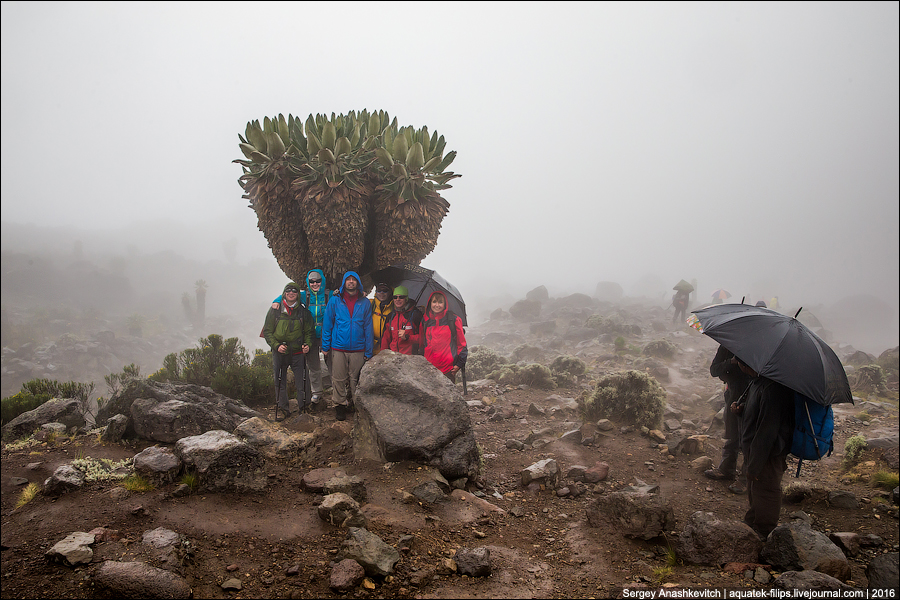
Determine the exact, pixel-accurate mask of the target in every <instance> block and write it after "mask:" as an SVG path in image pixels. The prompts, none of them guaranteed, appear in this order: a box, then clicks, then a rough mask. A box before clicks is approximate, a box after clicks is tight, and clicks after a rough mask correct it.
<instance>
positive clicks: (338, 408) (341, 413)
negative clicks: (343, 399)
mask: <svg viewBox="0 0 900 600" xmlns="http://www.w3.org/2000/svg"><path fill="white" fill-rule="evenodd" d="M334 418H335V419H337V420H338V421H345V420H346V419H347V407H346V406H344V405H343V404H337V405H335V407H334Z"/></svg>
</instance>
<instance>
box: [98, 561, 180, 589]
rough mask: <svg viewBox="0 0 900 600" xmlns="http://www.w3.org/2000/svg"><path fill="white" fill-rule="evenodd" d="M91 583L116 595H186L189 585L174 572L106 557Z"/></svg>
mask: <svg viewBox="0 0 900 600" xmlns="http://www.w3.org/2000/svg"><path fill="white" fill-rule="evenodd" d="M94 582H95V583H96V584H97V585H99V586H101V587H103V588H107V589H109V590H111V591H112V592H114V593H115V595H116V596H118V597H120V598H190V597H191V586H189V585H188V583H187V581H185V579H184V578H182V577H179V576H178V575H176V574H175V573H172V572H170V571H165V570H163V569H158V568H156V567H153V566H150V565H148V564H146V563H142V562H116V561H112V560H108V561H106V562H104V563H103V564H102V565H100V568H99V569H98V570H97V573H96V575H95V576H94Z"/></svg>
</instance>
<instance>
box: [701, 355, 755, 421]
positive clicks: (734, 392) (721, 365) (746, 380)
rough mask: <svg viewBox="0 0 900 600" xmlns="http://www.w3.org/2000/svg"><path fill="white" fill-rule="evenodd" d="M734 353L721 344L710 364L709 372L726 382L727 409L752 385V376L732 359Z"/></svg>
mask: <svg viewBox="0 0 900 600" xmlns="http://www.w3.org/2000/svg"><path fill="white" fill-rule="evenodd" d="M733 357H734V353H733V352H732V351H731V350H729V349H728V348H726V347H725V346H719V349H718V351H716V357H715V358H713V361H712V364H710V365H709V374H710V375H712V376H713V377H718V378H719V379H721V380H722V381H724V382H725V410H729V407H730V406H731V403H732V402H736V401H737V400H738V398H740V397H741V396H742V395H743V394H744V392H745V391H746V390H747V387H748V386H749V385H750V382H751V381H752V378H751V377H750V376H749V375H747V374H746V373H744V372H743V371H741V368H740V367H739V366H737V365H735V364H732V363H731V362H730V361H731V359H732V358H733Z"/></svg>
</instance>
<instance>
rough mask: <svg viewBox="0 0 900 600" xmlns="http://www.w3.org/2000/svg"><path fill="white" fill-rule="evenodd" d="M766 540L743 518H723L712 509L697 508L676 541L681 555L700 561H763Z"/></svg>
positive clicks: (712, 563) (709, 563) (696, 561)
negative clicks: (762, 540)
mask: <svg viewBox="0 0 900 600" xmlns="http://www.w3.org/2000/svg"><path fill="white" fill-rule="evenodd" d="M761 548H762V542H761V541H760V539H759V536H757V535H756V532H754V531H753V529H752V528H750V527H749V526H748V525H746V524H745V523H742V522H741V521H735V520H729V521H723V520H721V519H719V518H718V517H716V515H714V514H713V513H711V512H703V511H697V512H695V513H693V514H692V515H691V516H690V518H689V519H688V522H687V524H686V525H685V526H684V529H683V530H682V531H681V534H680V535H679V537H678V540H677V542H676V551H677V553H678V556H679V557H680V558H682V559H684V560H685V561H687V562H690V563H694V564H698V565H710V566H721V565H723V564H725V563H729V562H742V563H756V562H759V551H760V549H761Z"/></svg>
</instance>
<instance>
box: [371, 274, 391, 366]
mask: <svg viewBox="0 0 900 600" xmlns="http://www.w3.org/2000/svg"><path fill="white" fill-rule="evenodd" d="M393 313H394V303H393V299H392V298H391V286H389V285H388V284H386V283H379V284H377V285H376V286H375V297H374V298H372V335H374V336H375V339H374V348H375V354H378V353H379V352H381V336H382V334H383V333H384V328H385V325H387V322H388V319H390V318H391V315H392V314H393Z"/></svg>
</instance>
